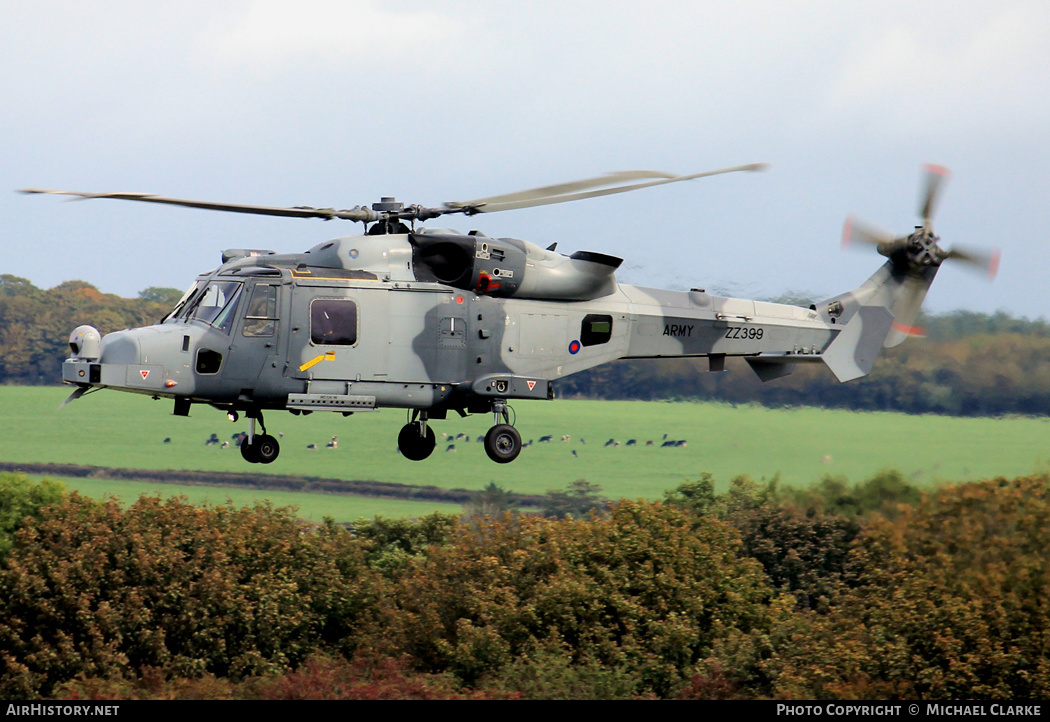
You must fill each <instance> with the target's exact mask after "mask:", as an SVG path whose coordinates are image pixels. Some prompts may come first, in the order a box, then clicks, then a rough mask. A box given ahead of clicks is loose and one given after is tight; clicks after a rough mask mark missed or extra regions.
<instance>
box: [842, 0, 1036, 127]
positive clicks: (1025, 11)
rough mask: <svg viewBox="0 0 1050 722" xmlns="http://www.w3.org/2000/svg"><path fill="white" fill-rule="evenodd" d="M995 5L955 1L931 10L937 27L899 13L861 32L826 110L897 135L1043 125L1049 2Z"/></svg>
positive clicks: (846, 57)
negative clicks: (984, 7)
mask: <svg viewBox="0 0 1050 722" xmlns="http://www.w3.org/2000/svg"><path fill="white" fill-rule="evenodd" d="M989 10H990V13H981V12H977V13H972V14H971V13H965V12H962V10H961V8H960V9H956V7H955V6H954V5H952V6H951V7H948V8H943V12H942V13H931V14H930V15H929V16H927V17H926V18H925V20H926V22H927V23H937V26H936V27H930V26H929V25H926V26H922V25H915V24H903V23H901V22H899V21H898V23H897V24H894V25H891V26H889V27H886V28H880V29H878V30H876V31H875V32H874V33H872V34H871V36H870V37H869V38H864V37H863V36H862V37H860V38H857V41H856V42H855V43H853V44H852V45H851V46H850V47H849V48H848V49H847V50H846V52H845V53H844V54H843V56H842V57H841V63H840V65H839V68H838V70H837V71H836V73H835V74H834V76H833V77H832V79H831V82H830V84H829V86H828V89H827V96H826V100H825V102H824V104H823V110H824V112H826V113H828V114H830V115H831V116H832V117H834V118H836V119H838V120H840V121H841V120H854V121H856V120H859V119H861V118H866V119H867V120H866V122H867V123H868V124H870V125H877V126H880V127H882V128H883V129H885V130H888V131H889V132H891V133H893V134H895V135H909V134H915V133H923V132H924V131H927V130H929V129H936V131H937V132H939V133H954V132H969V131H977V132H987V131H989V130H994V129H995V128H996V127H1000V128H1005V127H1006V126H1007V125H1008V126H1010V127H1012V128H1015V129H1016V128H1018V127H1021V128H1036V127H1040V128H1041V127H1044V126H1045V123H1046V121H1047V119H1048V118H1050V112H1048V111H1050V105H1048V101H1047V97H1046V93H1045V88H1046V84H1047V80H1048V79H1050V53H1048V50H1047V45H1046V42H1045V38H1044V37H1043V35H1044V34H1045V29H1046V28H1047V27H1050V6H1047V5H1046V4H1045V3H1036V4H1032V3H1015V4H1011V5H1006V6H989ZM957 15H961V16H962V17H956V16H957Z"/></svg>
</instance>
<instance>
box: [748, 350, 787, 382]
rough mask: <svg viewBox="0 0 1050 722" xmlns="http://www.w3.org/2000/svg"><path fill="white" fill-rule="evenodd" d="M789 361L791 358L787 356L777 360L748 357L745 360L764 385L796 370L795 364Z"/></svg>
mask: <svg viewBox="0 0 1050 722" xmlns="http://www.w3.org/2000/svg"><path fill="white" fill-rule="evenodd" d="M788 359H789V357H786V356H782V357H776V358H762V357H761V356H748V357H747V358H745V359H744V360H745V361H747V365H748V366H750V367H751V370H752V371H754V372H755V375H757V376H758V378H760V379H761V380H762V383H765V382H766V381H772V380H773V379H779V378H781V377H783V376H787V375H788V374H790V373H791V372H792V371H794V370H795V364H794V363H793V362H791V361H789V360H788Z"/></svg>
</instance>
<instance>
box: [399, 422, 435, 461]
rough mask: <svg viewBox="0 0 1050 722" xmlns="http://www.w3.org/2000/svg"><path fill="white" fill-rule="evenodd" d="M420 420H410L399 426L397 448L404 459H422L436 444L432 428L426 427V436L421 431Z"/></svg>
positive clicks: (428, 454)
mask: <svg viewBox="0 0 1050 722" xmlns="http://www.w3.org/2000/svg"><path fill="white" fill-rule="evenodd" d="M421 427H422V422H420V421H412V422H410V423H407V424H405V425H404V426H402V427H401V433H399V434H398V435H397V448H399V449H400V450H401V453H402V454H403V455H404V457H405V458H406V459H411V460H412V461H422V460H423V459H425V458H427V457H428V456H430V454H431V453H432V452H433V451H434V447H435V446H437V437H435V436H434V430H433V429H432V428H430V427H429V426H427V427H426V436H424V435H423V433H422V432H421Z"/></svg>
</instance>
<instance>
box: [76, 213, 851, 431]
mask: <svg viewBox="0 0 1050 722" xmlns="http://www.w3.org/2000/svg"><path fill="white" fill-rule="evenodd" d="M493 240H494V241H495V240H500V239H493ZM502 240H506V239H502ZM517 243H519V244H522V245H527V246H528V250H529V251H530V252H531V253H532V254H533V255H536V256H537V259H536V260H537V261H538V262H540V261H542V260H543V258H546V259H547V260H548V261H549V262H550V263H548V266H551V265H552V264H553V267H555V270H556V271H557V267H558V266H559V264H561V265H565V263H564V261H565V260H566V259H568V258H569V257H566V256H562V255H560V254H555V253H552V252H549V251H540V249H538V248H536V247H535V246H532V245H531V244H524V242H517ZM228 253H229V252H228ZM541 256H542V257H541ZM415 265H416V268H414V263H413V247H412V243H410V241H409V238H408V236H406V235H403V234H402V235H381V236H359V237H350V238H343V239H337V240H335V241H331V242H329V243H327V244H321V245H320V246H317V247H315V248H313V249H311V250H310V251H308V252H307V253H303V254H287V255H277V254H266V255H247V253H246V254H245V255H244V256H243V257H237V256H236V253H234V257H233V258H232V259H231V260H228V261H227V262H225V263H224V264H223V265H222V266H221V267H220V268H219V269H217V270H216V271H213V272H211V273H208V274H204V275H202V276H201V277H200V278H199V279H198V280H197V282H196V283H195V284H194V286H193V288H191V290H190V291H189V292H188V293H187V297H186V298H184V300H183V302H181V303H180V305H179V306H178V307H177V308H176V309H175V310H174V311H173V312H172V314H170V315H169V317H168V318H166V319H165V320H164V321H163V322H161V323H159V324H157V325H154V326H148V327H144V328H139V329H132V330H128V331H121V332H116V333H112V334H108V335H107V336H106V337H105V338H104V339H102V342H101V344H100V349H99V353H98V357H97V358H94V359H89V358H77V357H76V355H75V356H74V358H72V359H70V360H69V361H68V362H67V364H66V365H65V369H64V373H63V378H64V380H65V381H67V382H70V383H77V384H85V383H87V384H90V385H93V386H103V387H108V388H115V389H121V390H125V391H132V392H138V393H143V394H149V395H152V396H157V397H169V398H175V399H182V400H184V401H189V402H193V403H208V404H212V405H216V406H220V407H229V408H231V409H236V408H250V407H258V408H269V409H275V408H279V409H284V408H288V409H291V410H293V411H294V410H321V409H326V410H332V411H343V412H351V411H367V410H372V409H376V408H380V407H400V408H411V409H426V410H435V411H440V410H443V409H448V408H453V409H472V408H474V407H477V408H478V409H479V410H481V409H487V408H488V406H487V404H488V403H489V401H490V400H491V399H494V398H501V399H512V398H536V399H547V398H552V397H553V389H552V386H551V383H550V382H551V381H553V380H555V379H557V378H560V377H563V376H567V375H569V374H572V373H576V372H578V371H582V370H584V369H587V368H591V367H594V366H597V365H599V364H603V363H606V362H609V361H612V360H615V359H620V358H658V357H681V356H708V357H710V358H711V368H712V369H713V370H720V369H721V364H722V362H723V360H724V358H725V357H726V356H745V357H749V358H750V359H751V360H752V361H753V362H755V363H753V366H754V367H755V369H756V371H759V373H760V375H762V372H763V366H762V359H763V358H771V359H774V362H773V363H771V364H770V365H769V366H768V367H767V370H768V371H769V372H770V373H772V375H773V377H775V376H776V375H782V373H786V372H787V371H788V370H789V368H790V367H789V364H787V363H785V359H786V360H789V361H792V362H794V361H807V360H816V359H817V358H819V354H821V353H822V352H823V351H824V350H825V349H826V348H827V347H828V346H829V344H830V343H831V342H832V340H833V339H834V337H835V336H836V335H837V334H838V333H839V331H840V330H841V328H842V327H841V326H839V325H836V323H835V321H834V319H832V318H829V317H827V316H826V315H824V316H822V315H821V314H820V313H818V312H817V311H816V310H814V309H807V308H802V307H798V306H791V305H783V304H775V303H765V302H761V301H750V300H743V299H734V298H722V297H718V296H714V295H711V294H708V293H706V292H704V291H702V290H693V291H688V292H685V291H668V290H657V289H648V288H639V287H635V286H629V285H624V284H616V283H615V280H614V279H613V278H612V276H611V273H610V274H609V278H608V280H600V281H596V280H595V279H594V278H592V277H590V276H588V277H586V278H584V279H583V280H582V281H581V282H580V283H579V284H578V285H580V286H589V287H591V290H590V291H588V292H587V293H595V292H601V293H603V294H604V295H601V296H600V297H597V298H593V299H589V300H563V299H562V298H558V297H557V296H564V295H572V288H573V285H572V283H571V282H570V281H566V280H565V277H567V274H566V273H562V274H561V276H558V274H557V273H555V274H554V275H555V277H556V280H555V282H554V286H555V290H554V291H551V293H553V294H554V295H555V296H556V297H555V298H552V299H549V300H541V299H537V298H521V299H519V298H515V297H496V296H493V295H490V294H487V293H484V292H478V291H477V290H464V289H460V288H454V287H450V286H448V285H445V284H443V283H438V282H433V281H427V280H423V281H421V280H418V279H419V277H420V276H424V277H425V274H423V273H420V272H419V269H418V265H419V264H418V259H417V263H416V264H415ZM525 265H526V266H527V265H528V262H526V264H525ZM578 265H579V264H578ZM502 273H503V274H509V273H510V271H508V270H507V269H506V268H503V269H502ZM518 274H519V275H518V278H519V280H520V279H521V275H524V276H525V278H528V276H529V272H528V271H527V270H526V268H521V269H518ZM505 277H506V275H505ZM471 282H472V281H471ZM522 285H524V284H522ZM534 285H535V284H534ZM548 285H550V284H548ZM598 286H601V288H598ZM595 289H597V290H595ZM542 293H546V291H543V290H540V291H537V290H535V289H533V290H532V291H529V290H528V289H526V290H525V294H526V295H529V294H532V295H541V294H542ZM581 294H582V295H586V293H583V292H581ZM438 418H440V416H438Z"/></svg>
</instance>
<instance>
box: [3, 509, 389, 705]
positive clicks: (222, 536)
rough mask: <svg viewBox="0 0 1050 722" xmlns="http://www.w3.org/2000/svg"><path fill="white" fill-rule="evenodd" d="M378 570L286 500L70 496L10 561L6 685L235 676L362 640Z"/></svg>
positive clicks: (31, 691)
mask: <svg viewBox="0 0 1050 722" xmlns="http://www.w3.org/2000/svg"><path fill="white" fill-rule="evenodd" d="M377 576H378V575H377V574H376V573H375V572H373V571H371V570H369V569H368V568H367V566H366V564H365V561H364V554H363V550H362V548H361V544H360V543H359V542H356V541H355V540H353V539H352V537H350V535H349V534H347V533H346V532H344V531H343V530H341V529H338V528H337V527H334V526H328V527H322V528H321V529H320V530H319V531H317V532H315V533H311V532H309V531H308V530H307V529H306V528H304V526H303V524H302V523H301V522H300V521H299V520H297V519H296V518H295V516H294V515H293V514H292V512H291V511H290V510H287V509H274V508H272V507H271V506H268V505H259V506H256V507H255V508H252V509H247V508H246V509H236V508H234V507H232V506H231V505H227V506H218V507H205V508H202V507H195V506H191V505H189V504H188V503H186V502H185V500H182V499H169V500H166V501H162V500H161V499H159V498H155V497H143V498H141V499H139V501H137V502H136V503H135V504H134V505H132V506H131V507H130V508H129V509H128V510H127V511H122V510H121V509H120V507H119V506H118V505H117V504H116V502H114V501H112V500H111V501H106V502H95V501H91V500H89V499H86V498H84V497H81V496H79V495H77V494H72V495H70V496H68V497H66V498H64V499H63V500H62V502H61V503H59V504H57V505H55V506H52V507H49V508H48V509H47V510H46V511H45V512H44V513H43V514H42V515H41V517H40V518H39V519H30V520H28V522H27V523H26V525H25V527H24V528H23V529H22V530H21V531H19V532H18V534H17V536H16V543H15V546H14V548H13V549H12V551H11V554H10V555H9V558H8V563H7V566H6V568H5V569H3V570H2V572H0V655H2V656H0V659H2V660H3V670H2V675H0V694H3V695H6V696H9V697H29V696H33V695H37V694H44V695H46V694H48V693H49V692H50V691H51V689H52V688H53V687H54V685H56V684H59V683H61V682H63V681H66V680H70V679H72V678H74V677H76V676H78V675H81V676H86V677H100V678H129V677H134V676H135V675H136V674H138V673H139V672H140V670H142V669H144V668H159V669H162V670H164V673H165V674H166V675H168V676H173V677H191V678H192V677H199V676H202V675H206V674H212V675H216V676H219V677H230V678H232V679H235V680H236V679H238V678H241V677H243V676H246V675H253V674H262V673H273V672H280V671H284V670H285V669H287V668H289V667H291V666H294V665H297V664H298V663H300V662H301V661H302V660H303V659H305V657H306V656H307V655H308V654H309V653H310V652H312V651H313V650H314V649H315V648H316V647H318V646H321V645H330V646H333V647H334V648H337V649H342V650H352V648H353V646H354V641H353V637H354V634H355V633H356V629H357V627H358V625H359V624H360V623H361V621H362V620H363V618H364V616H365V615H367V613H368V610H369V609H370V608H372V607H374V605H375V599H376V595H377V586H376V585H377V581H376V578H377Z"/></svg>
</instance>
